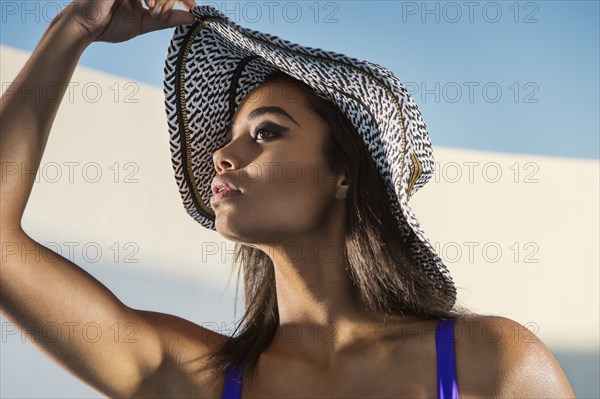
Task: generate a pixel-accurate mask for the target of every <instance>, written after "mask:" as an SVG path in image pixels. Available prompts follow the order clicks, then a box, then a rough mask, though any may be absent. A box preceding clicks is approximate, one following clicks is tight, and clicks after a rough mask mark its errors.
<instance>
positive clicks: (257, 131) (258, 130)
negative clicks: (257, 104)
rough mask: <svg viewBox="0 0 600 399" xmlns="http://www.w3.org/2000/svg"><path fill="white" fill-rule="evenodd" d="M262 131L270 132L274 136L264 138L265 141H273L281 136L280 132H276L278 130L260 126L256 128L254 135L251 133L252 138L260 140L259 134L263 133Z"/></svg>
mask: <svg viewBox="0 0 600 399" xmlns="http://www.w3.org/2000/svg"><path fill="white" fill-rule="evenodd" d="M262 133H269V134H270V135H271V136H272V137H271V138H268V139H263V140H264V141H271V140H273V139H274V137H277V136H279V133H276V132H274V131H272V130H269V129H266V128H264V127H260V126H259V127H257V128H256V129H254V131H252V135H251V137H252V140H254V141H257V140H259V139H258V136H259V134H262Z"/></svg>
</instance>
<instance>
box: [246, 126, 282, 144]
mask: <svg viewBox="0 0 600 399" xmlns="http://www.w3.org/2000/svg"><path fill="white" fill-rule="evenodd" d="M286 130H287V128H285V127H283V126H279V125H276V124H274V123H272V122H266V123H261V124H260V125H258V126H257V127H256V128H255V129H254V130H253V131H252V134H251V136H252V140H254V141H257V140H264V141H271V140H273V139H274V138H276V137H279V136H280V135H281V133H282V132H284V131H286Z"/></svg>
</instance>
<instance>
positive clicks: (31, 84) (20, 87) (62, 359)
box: [0, 0, 194, 397]
mask: <svg viewBox="0 0 600 399" xmlns="http://www.w3.org/2000/svg"><path fill="white" fill-rule="evenodd" d="M188 5H189V3H188ZM171 6H172V5H171ZM115 16H118V17H119V18H115ZM117 20H119V21H123V22H118V21H117ZM193 20H194V19H193V16H192V15H191V14H190V13H187V12H185V11H182V10H173V11H172V12H171V13H170V15H167V16H164V17H162V16H157V17H156V18H155V17H154V16H153V15H152V14H151V13H150V12H148V10H146V9H144V8H143V7H142V5H141V4H138V3H136V2H132V1H130V0H123V1H120V0H115V1H111V0H96V1H91V0H90V1H78V2H76V3H75V2H74V3H71V4H70V5H69V6H68V7H66V8H65V9H64V10H63V11H62V12H61V14H60V15H59V16H57V17H56V18H55V19H54V20H53V21H52V22H51V23H50V25H49V27H48V28H47V30H46V32H45V33H44V35H43V36H42V38H41V40H40V42H39V43H38V45H37V47H36V48H35V50H34V51H33V54H32V55H31V57H30V58H29V60H28V61H27V63H26V64H25V66H24V67H23V69H22V70H21V71H20V73H19V74H18V76H17V77H16V79H15V80H14V81H13V82H12V84H11V85H10V86H9V88H8V89H7V90H6V91H5V93H4V94H3V95H2V100H1V103H0V163H1V166H2V181H1V192H0V194H1V201H0V240H1V245H2V256H1V258H2V259H1V263H0V267H1V269H0V309H1V311H2V314H3V315H5V316H6V317H7V318H8V319H10V320H11V321H12V322H13V323H14V324H15V325H17V326H18V327H19V328H21V329H26V330H36V329H37V330H39V329H44V328H45V326H48V325H50V324H53V325H58V326H60V331H61V332H62V333H61V334H57V335H56V336H54V335H53V334H35V335H34V339H35V343H36V344H37V345H38V346H40V347H41V348H42V349H43V350H44V351H45V352H46V353H47V354H48V355H49V356H51V357H52V358H54V359H55V360H56V361H58V362H59V363H60V364H62V365H63V366H64V367H66V368H67V369H69V370H70V371H71V372H73V373H74V374H75V375H77V376H78V377H80V378H81V379H83V380H84V381H86V382H87V383H88V384H90V385H92V386H94V387H95V388H97V389H99V390H100V391H102V392H103V393H105V394H106V395H109V396H119V397H127V396H132V395H134V394H135V393H136V392H137V391H138V390H139V388H140V386H142V385H144V383H145V380H146V379H148V378H149V377H150V376H153V375H154V374H155V373H156V371H157V370H158V369H159V368H160V366H161V364H162V362H163V360H164V359H163V354H164V353H165V352H166V350H165V347H164V341H165V334H167V333H165V331H162V330H161V328H159V327H158V326H159V325H162V324H164V321H165V318H164V317H167V316H159V315H158V314H154V313H152V312H145V311H138V310H135V309H131V308H129V307H127V306H125V305H124V304H123V303H122V302H121V301H119V300H118V299H117V298H116V297H115V296H114V295H113V294H112V293H111V292H110V291H109V290H108V289H107V288H106V287H105V286H104V285H102V284H101V283H100V282H98V281H97V280H95V279H94V278H93V277H92V276H91V275H89V274H88V273H86V272H85V271H84V270H83V269H81V268H80V267H78V266H77V265H75V264H73V263H72V262H70V261H69V260H67V259H65V258H63V257H61V256H59V255H58V254H55V253H54V252H52V251H50V250H49V249H47V248H45V247H44V246H42V245H40V244H39V243H37V242H36V241H34V240H33V239H32V238H30V237H29V236H28V235H27V233H26V232H25V231H24V230H23V228H22V226H21V220H22V216H23V212H24V209H25V206H26V203H27V200H28V197H29V194H30V192H31V189H32V187H33V183H34V180H35V174H34V173H32V172H31V171H32V170H37V167H38V165H39V163H40V160H41V158H42V155H43V152H44V148H45V146H46V142H47V139H48V135H49V132H50V129H51V126H52V123H53V121H54V118H55V115H56V113H57V110H58V107H59V101H49V100H44V96H38V97H36V95H35V93H33V92H32V91H34V90H43V88H44V87H46V86H47V85H52V87H58V88H66V87H67V86H68V82H69V81H70V79H71V77H72V74H73V71H74V69H75V66H76V65H77V62H78V60H79V58H80V56H81V54H82V53H83V51H84V50H85V49H86V48H87V46H88V45H89V44H90V43H92V42H93V41H110V42H118V41H124V40H128V39H131V38H133V37H135V36H137V35H139V34H141V33H145V32H149V31H152V30H156V29H161V28H165V27H169V26H175V25H178V24H182V23H191V22H193ZM115 21H116V22H115ZM63 95H64V91H63V93H61V95H60V97H59V98H61V99H62V96H63ZM26 171H29V172H28V173H26ZM157 320H161V322H160V323H159V322H157ZM169 320H170V319H169ZM190 324H191V323H190ZM90 326H92V327H93V328H92V327H90ZM115 329H119V330H120V331H118V333H115V331H114V330H115ZM48 331H50V330H48ZM100 331H101V332H102V334H100V335H98V332H100ZM146 385H147V384H146Z"/></svg>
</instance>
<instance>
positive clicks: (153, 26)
mask: <svg viewBox="0 0 600 399" xmlns="http://www.w3.org/2000/svg"><path fill="white" fill-rule="evenodd" d="M144 11H145V14H146V15H145V16H144V19H143V21H142V26H141V31H140V35H141V34H144V33H148V32H153V31H155V30H159V29H166V28H172V27H175V26H178V25H191V24H193V23H194V22H196V18H195V17H194V15H193V14H192V13H190V12H187V11H183V10H172V11H171V13H170V14H169V17H168V18H167V20H166V21H161V20H160V19H158V18H155V17H153V16H152V15H150V13H149V12H148V10H144Z"/></svg>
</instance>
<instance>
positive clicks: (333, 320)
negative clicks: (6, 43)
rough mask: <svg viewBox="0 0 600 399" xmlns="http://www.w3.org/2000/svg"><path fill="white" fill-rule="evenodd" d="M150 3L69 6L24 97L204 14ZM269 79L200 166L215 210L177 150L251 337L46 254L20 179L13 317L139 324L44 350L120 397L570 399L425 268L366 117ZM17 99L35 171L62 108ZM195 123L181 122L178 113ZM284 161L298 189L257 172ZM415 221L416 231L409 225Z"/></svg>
mask: <svg viewBox="0 0 600 399" xmlns="http://www.w3.org/2000/svg"><path fill="white" fill-rule="evenodd" d="M181 3H182V5H183V6H184V7H185V8H186V9H188V10H189V9H190V8H191V7H193V6H195V4H194V3H193V1H192V0H189V1H183V2H181ZM146 5H147V6H148V7H149V11H148V10H146V9H144V8H143V7H142V5H141V4H140V3H138V2H137V1H130V0H122V1H119V0H114V1H109V0H87V1H80V2H77V3H72V4H70V5H69V6H68V7H67V8H66V9H65V10H64V11H63V12H62V13H61V14H60V15H59V16H57V18H56V19H55V20H53V21H52V23H51V24H50V26H49V28H48V29H47V31H46V33H45V34H44V36H43V37H42V39H41V40H40V43H39V44H38V46H37V47H36V49H35V51H34V53H33V54H32V56H31V58H30V59H29V61H28V62H27V64H26V65H25V67H24V68H23V70H22V71H21V72H20V74H19V75H18V76H17V78H16V79H15V81H14V82H13V85H26V84H28V83H29V84H31V83H32V82H39V84H40V85H44V84H54V85H57V82H58V83H64V84H58V85H57V86H58V87H66V83H68V81H69V80H70V78H71V75H72V73H73V70H74V68H75V65H76V63H77V61H78V59H79V57H80V56H81V54H82V53H83V51H84V50H85V49H86V47H87V46H88V45H89V44H90V43H92V42H94V41H107V42H120V41H124V40H129V39H131V38H133V37H135V36H137V35H140V34H143V33H146V32H150V31H153V30H156V29H162V28H167V27H172V26H178V25H183V24H185V25H190V24H196V18H194V15H192V14H190V13H188V12H185V11H181V10H171V9H172V7H173V1H160V0H154V1H152V0H148V1H147V2H146ZM194 11H195V12H197V9H196V8H194ZM196 16H197V15H196ZM207 20H208V19H207ZM194 26H196V25H194ZM273 72H274V71H270V72H269V73H268V74H267V76H266V77H265V79H261V80H260V81H257V82H256V83H257V84H256V85H254V86H253V88H252V90H251V91H250V92H245V93H244V95H240V96H238V97H239V98H238V97H236V96H235V95H234V96H231V98H232V99H233V98H234V97H236V99H235V101H233V100H232V103H234V104H235V106H234V107H232V109H231V111H234V112H232V113H231V114H230V115H229V121H228V123H229V125H228V127H227V129H226V132H227V137H226V140H225V141H223V142H220V143H219V146H218V149H215V150H214V151H211V152H210V153H208V154H204V155H205V156H206V155H207V156H209V157H210V159H211V162H212V167H213V168H214V173H215V174H216V175H217V176H218V177H217V178H215V179H214V180H212V185H211V186H210V187H209V190H210V194H211V199H210V208H212V209H208V208H207V207H206V206H205V205H206V204H204V205H203V204H202V201H199V200H202V195H201V193H198V196H196V194H195V193H194V192H193V191H194V190H196V191H199V190H200V189H202V188H203V187H199V186H195V185H194V184H190V182H193V180H191V179H192V178H194V177H197V176H198V175H197V174H195V173H196V172H197V171H196V170H193V168H194V165H193V164H190V163H189V162H190V157H188V158H185V156H186V154H191V152H189V153H188V152H187V151H183V148H179V149H177V148H175V150H174V151H175V152H176V153H177V154H178V155H181V156H182V157H181V158H179V157H174V162H175V163H174V166H175V168H176V172H177V173H179V174H178V175H177V177H178V181H179V182H180V188H184V189H186V190H188V191H189V192H186V191H185V190H183V189H182V195H183V196H184V201H187V202H186V206H187V208H188V212H190V214H191V215H192V216H194V218H195V219H197V220H198V221H199V222H202V223H203V224H204V225H205V227H211V226H212V227H214V228H215V229H216V230H217V231H218V232H219V233H220V234H221V235H223V236H224V237H226V238H228V239H230V240H233V241H235V242H236V243H238V245H239V247H238V251H237V252H238V257H239V258H240V259H241V261H242V264H243V265H244V273H245V277H246V281H245V289H246V290H245V292H246V300H247V309H246V314H245V316H244V320H243V322H244V323H240V326H239V327H243V329H242V331H241V333H240V334H237V335H236V336H235V337H233V338H230V337H226V336H223V335H221V334H218V333H216V332H213V331H210V330H207V329H205V328H202V327H200V326H198V325H196V324H193V323H191V322H188V321H186V320H183V319H180V318H178V317H175V316H172V315H166V314H160V313H156V312H150V311H143V310H138V309H132V308H129V307H127V306H126V305H124V304H123V303H122V302H120V301H119V300H118V299H117V298H116V297H115V296H114V295H112V293H111V292H110V291H109V290H107V289H106V287H104V286H103V285H102V284H100V283H99V282H98V281H97V280H95V279H94V278H93V277H91V276H90V275H88V274H87V273H86V272H85V271H84V270H82V269H81V268H79V267H77V266H76V265H74V264H73V263H71V262H70V261H68V260H67V259H64V258H62V257H60V256H58V255H56V256H54V257H49V256H48V255H47V254H45V253H44V251H45V248H43V247H42V246H40V245H39V244H37V243H36V242H35V241H33V240H32V239H31V238H30V237H29V236H28V235H27V233H26V232H25V231H23V229H22V226H21V218H22V215H23V211H24V208H25V205H26V202H27V198H28V196H29V193H30V191H31V189H32V186H33V176H31V175H25V176H26V178H25V179H24V180H21V178H20V174H15V175H11V176H7V177H6V179H5V180H3V182H2V203H1V204H2V207H1V236H2V244H3V248H4V243H9V242H10V243H17V244H18V246H17V247H18V248H20V252H19V253H17V254H16V255H15V256H11V257H6V259H5V257H3V258H2V265H1V267H2V269H1V280H0V284H1V286H0V288H1V290H0V295H1V300H2V312H3V314H4V315H6V316H7V317H8V318H9V319H11V320H12V321H13V322H14V323H15V324H17V325H18V326H19V327H20V328H28V327H29V326H31V325H34V324H35V323H40V324H44V323H47V322H49V321H69V322H81V323H82V324H83V323H85V322H86V321H89V320H94V321H95V322H96V323H98V324H100V326H101V327H103V328H104V327H106V328H109V327H110V326H113V325H115V322H117V323H119V325H120V326H125V325H128V323H134V324H135V325H136V326H137V329H138V333H137V334H136V338H137V342H115V340H114V339H113V337H112V336H110V337H109V336H108V335H107V336H102V337H100V340H99V341H98V342H94V343H91V342H89V341H85V340H83V339H78V336H77V335H75V336H74V337H69V336H66V335H65V336H63V337H60V338H59V339H58V340H54V341H53V342H49V341H43V337H39V339H40V341H38V342H37V344H38V345H39V346H40V347H41V349H43V350H44V351H45V352H46V353H48V355H49V356H51V357H52V358H53V359H54V360H56V361H57V362H59V363H60V364H62V365H63V366H64V367H66V368H67V369H69V370H70V371H72V372H73V373H74V374H75V375H77V376H78V377H79V378H81V379H82V380H83V381H85V382H86V383H88V384H89V385H91V386H93V387H94V388H96V389H97V390H99V391H100V392H102V393H104V394H105V395H107V396H112V397H207V398H218V397H222V396H223V397H240V395H241V397H248V398H252V397H273V398H284V397H323V398H326V397H360V398H365V397H390V398H399V397H458V396H460V397H461V398H470V397H561V398H563V397H574V395H573V392H572V390H571V387H570V386H569V383H568V381H567V379H566V377H565V376H564V373H563V372H562V370H561V369H560V367H559V365H558V364H557V362H556V360H555V359H554V357H553V356H552V354H551V353H550V352H549V351H548V349H547V348H546V347H545V345H544V344H543V343H542V342H540V341H539V340H537V339H535V337H534V336H532V334H531V333H530V332H529V330H527V329H526V328H524V327H523V326H521V325H520V324H518V323H516V322H514V321H512V320H510V319H507V318H503V317H493V316H479V315H475V314H471V313H470V312H468V311H467V310H466V309H463V308H462V307H459V306H453V305H454V301H455V298H454V296H453V293H454V291H453V285H452V281H451V279H450V278H449V276H448V275H446V274H444V268H443V265H441V263H440V264H437V263H436V264H433V265H432V262H426V263H425V264H423V262H421V263H419V258H417V257H414V256H413V253H414V248H413V247H412V246H409V244H408V243H411V242H412V243H423V242H424V239H423V238H422V237H421V236H420V235H418V232H417V231H415V230H414V229H415V224H414V221H413V222H411V221H410V220H404V223H402V222H403V219H402V217H403V215H400V214H398V213H394V209H396V210H398V209H397V208H395V206H398V204H396V203H395V202H394V201H393V199H394V198H396V197H394V195H393V193H390V192H389V191H386V188H387V186H386V184H387V183H389V181H387V180H384V179H382V177H381V176H380V175H379V174H378V170H379V169H378V168H379V167H380V164H379V163H378V162H380V161H381V160H382V159H383V160H385V159H386V158H385V157H383V158H378V159H374V155H373V154H374V152H375V151H378V147H369V148H367V146H365V145H364V142H362V141H361V140H360V136H359V131H360V132H362V130H360V127H361V126H359V125H360V123H358V122H357V121H356V120H355V119H352V118H348V117H347V115H348V114H344V113H342V112H341V110H340V107H339V106H338V105H339V104H338V105H336V104H334V103H333V102H332V101H330V99H328V98H326V97H324V96H322V95H320V94H319V93H317V92H316V91H315V90H313V89H312V88H311V86H310V85H307V84H305V83H304V82H302V81H299V80H298V79H294V78H292V77H290V76H289V74H285V73H281V72H275V73H273ZM179 83H181V82H179ZM259 83H260V84H259ZM181 87H183V86H181ZM248 87H250V86H248ZM20 93H21V91H19V90H7V92H6V94H5V95H3V98H2V118H1V119H2V122H1V123H2V128H1V137H0V140H1V146H0V156H1V159H0V161H1V162H2V163H4V162H11V163H14V164H17V165H23V166H24V167H26V168H27V169H28V170H31V169H32V168H33V165H36V164H38V163H39V161H40V159H41V157H42V154H43V151H44V146H45V143H46V140H47V137H48V134H49V131H50V128H51V125H52V121H53V118H54V116H55V114H56V112H57V109H58V102H48V103H45V102H36V101H26V99H22V98H21V97H20V95H21V94H20ZM231 93H234V94H235V93H236V92H235V91H232V92H231ZM290 93H293V94H290ZM359 100H360V99H359ZM186 101H187V100H186ZM215 101H217V100H216V99H215ZM359 102H360V101H359ZM198 104H200V105H199V106H203V105H202V104H207V103H206V102H198ZM210 106H211V107H212V106H214V104H212V103H211V104H210ZM209 110H212V108H211V109H209ZM174 112H175V111H174ZM190 114H191V113H190ZM224 114H227V112H224ZM189 116H190V115H187V116H186V115H184V113H182V112H181V111H180V112H177V113H175V114H174V116H173V118H175V117H177V118H183V119H181V120H183V121H184V122H185V120H186V118H187V117H189ZM374 118H375V119H377V116H374ZM349 119H352V121H351V120H349ZM178 120H179V119H178ZM177 123H179V122H177ZM214 123H216V119H215V118H209V119H208V124H209V125H211V124H214ZM183 125H184V124H182V125H181V126H178V128H177V129H175V128H173V129H174V130H172V133H173V132H175V131H176V132H179V131H181V130H182V126H183ZM392 125H393V124H392ZM393 126H395V127H396V128H397V127H398V126H397V125H393ZM363 127H364V126H363ZM184 130H185V129H184ZM188 133H189V132H188ZM361 134H362V133H361ZM181 137H183V136H181ZM189 137H197V136H193V135H192V136H189ZM189 137H188V138H189ZM421 144H422V143H421ZM178 145H180V146H182V145H183V144H182V142H180V143H179V144H178ZM175 147H176V146H175ZM394 148H396V147H394ZM406 148H408V147H406ZM406 148H405V149H406ZM194 149H195V150H198V148H196V147H194V148H190V151H193V150H194ZM299 149H301V151H299ZM178 150H179V151H180V152H177V151H178ZM409 155H410V154H409ZM425 155H427V154H425ZM199 156H200V155H199ZM414 156H415V157H418V156H420V155H416V153H415V155H414ZM184 158H185V159H184ZM194 159H195V158H194ZM374 161H375V162H374ZM284 164H286V165H292V164H293V165H294V167H295V168H296V170H297V171H298V172H299V173H297V174H296V175H295V177H294V178H293V179H292V178H290V175H288V174H285V175H284V174H278V173H274V174H260V173H259V174H256V171H257V170H258V171H264V170H266V168H265V166H266V165H269V166H273V165H284ZM189 165H191V166H190V169H189V170H187V169H185V167H186V166H189ZM315 165H317V166H318V168H317V169H316V172H315V168H314V167H315ZM416 165H418V162H416V163H415V164H413V166H412V167H411V169H410V170H411V176H412V175H414V179H412V178H411V179H410V181H411V182H412V185H410V187H405V186H404V185H403V186H402V187H403V189H404V190H406V193H407V196H409V195H410V194H411V193H413V192H414V191H416V189H417V188H418V187H419V186H420V185H422V184H424V181H423V180H419V173H420V171H419V169H418V168H416ZM251 166H252V167H251ZM254 166H258V169H256V168H253V167H254ZM200 172H202V171H200ZM203 179H204V180H206V179H207V177H204V178H203ZM389 195H391V196H389ZM390 199H391V200H390ZM399 205H400V206H401V211H402V212H405V211H406V210H407V206H406V204H405V203H403V202H402V201H400V204H399ZM211 215H212V216H214V219H211V218H210V216H211ZM404 216H406V214H404ZM407 219H409V218H407ZM398 221H399V222H400V224H398V223H397V222H398ZM211 223H213V224H214V226H213V225H211ZM409 223H413V224H411V225H410V226H411V227H413V230H410V231H409V230H405V229H403V227H407V226H409ZM422 249H423V253H424V254H425V252H427V251H426V248H422ZM33 252H35V253H33ZM37 253H44V256H38V257H36V256H35V255H36V254H37ZM32 254H33V256H32ZM34 258H36V260H33V259H34ZM40 259H41V260H42V261H41V262H40ZM436 262H437V261H436ZM427 268H431V269H430V272H431V273H424V270H428V269H427ZM434 282H435V283H434ZM459 333H460V335H459ZM444 334H450V335H449V336H450V338H451V339H444V338H448V336H446V337H444ZM515 337H519V339H516V340H515V339H514V338H515ZM73 338H74V339H73ZM241 365H243V367H240V366H241ZM436 372H437V376H436ZM242 381H243V383H242Z"/></svg>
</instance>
